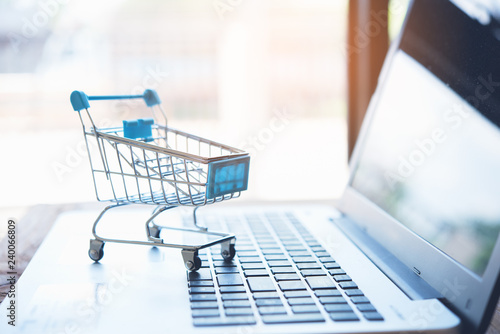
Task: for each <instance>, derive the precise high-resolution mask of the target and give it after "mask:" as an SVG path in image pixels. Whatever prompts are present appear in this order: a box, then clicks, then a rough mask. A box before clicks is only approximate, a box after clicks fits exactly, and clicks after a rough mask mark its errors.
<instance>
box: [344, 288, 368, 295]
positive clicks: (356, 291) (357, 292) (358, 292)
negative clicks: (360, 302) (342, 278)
mask: <svg viewBox="0 0 500 334" xmlns="http://www.w3.org/2000/svg"><path fill="white" fill-rule="evenodd" d="M345 294H346V295H348V296H349V297H358V296H364V295H365V294H364V293H363V291H361V290H359V289H350V290H346V291H345Z"/></svg>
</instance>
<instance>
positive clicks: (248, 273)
mask: <svg viewBox="0 0 500 334" xmlns="http://www.w3.org/2000/svg"><path fill="white" fill-rule="evenodd" d="M244 274H245V276H246V277H252V276H269V273H268V272H267V270H266V269H247V270H245V271H244Z"/></svg>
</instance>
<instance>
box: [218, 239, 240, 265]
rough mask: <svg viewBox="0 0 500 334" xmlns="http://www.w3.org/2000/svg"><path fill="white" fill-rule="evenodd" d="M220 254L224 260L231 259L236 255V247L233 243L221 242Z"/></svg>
mask: <svg viewBox="0 0 500 334" xmlns="http://www.w3.org/2000/svg"><path fill="white" fill-rule="evenodd" d="M220 255H222V257H223V258H224V261H231V260H232V259H234V256H235V255H236V249H235V247H234V244H233V243H229V245H228V243H226V242H225V243H223V244H222V245H221V252H220Z"/></svg>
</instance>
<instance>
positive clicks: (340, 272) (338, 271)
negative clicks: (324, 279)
mask: <svg viewBox="0 0 500 334" xmlns="http://www.w3.org/2000/svg"><path fill="white" fill-rule="evenodd" d="M328 273H329V274H330V275H332V276H334V275H345V274H346V273H345V271H344V270H343V269H332V270H329V271H328Z"/></svg>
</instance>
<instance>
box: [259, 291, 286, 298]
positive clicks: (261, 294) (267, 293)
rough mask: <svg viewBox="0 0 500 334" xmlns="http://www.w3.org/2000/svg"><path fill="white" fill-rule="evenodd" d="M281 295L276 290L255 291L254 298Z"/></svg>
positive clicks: (277, 296)
mask: <svg viewBox="0 0 500 334" xmlns="http://www.w3.org/2000/svg"><path fill="white" fill-rule="evenodd" d="M279 297H280V296H279V295H278V293H277V292H276V291H273V292H255V293H254V294H253V298H254V299H269V298H279Z"/></svg>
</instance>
